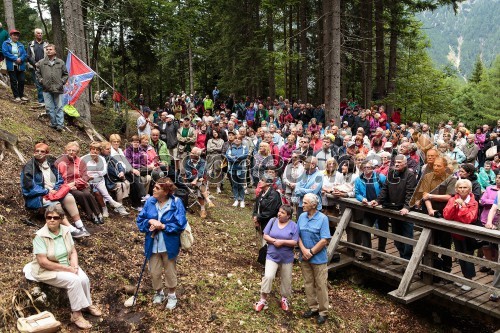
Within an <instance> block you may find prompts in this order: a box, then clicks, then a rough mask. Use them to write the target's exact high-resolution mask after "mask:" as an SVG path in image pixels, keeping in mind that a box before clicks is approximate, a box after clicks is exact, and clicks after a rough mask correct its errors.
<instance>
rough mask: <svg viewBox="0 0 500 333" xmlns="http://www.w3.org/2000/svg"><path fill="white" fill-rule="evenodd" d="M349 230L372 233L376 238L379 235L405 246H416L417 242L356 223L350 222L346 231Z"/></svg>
mask: <svg viewBox="0 0 500 333" xmlns="http://www.w3.org/2000/svg"><path fill="white" fill-rule="evenodd" d="M351 228H352V229H356V230H360V231H365V232H369V233H372V234H374V235H377V236H378V235H380V236H382V237H385V238H387V240H389V239H392V240H393V241H394V240H396V241H399V242H401V243H406V244H410V245H413V246H415V245H416V244H417V241H416V240H415V239H412V238H407V237H403V236H400V235H397V234H394V233H392V232H388V231H383V230H379V229H375V228H372V227H368V226H366V225H362V224H360V223H357V222H351V223H350V224H349V228H348V230H349V229H351Z"/></svg>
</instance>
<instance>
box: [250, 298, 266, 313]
mask: <svg viewBox="0 0 500 333" xmlns="http://www.w3.org/2000/svg"><path fill="white" fill-rule="evenodd" d="M253 308H254V310H255V311H257V312H261V311H262V310H266V309H267V302H266V301H265V300H263V299H261V300H260V301H258V302H257V303H255V304H254V306H253Z"/></svg>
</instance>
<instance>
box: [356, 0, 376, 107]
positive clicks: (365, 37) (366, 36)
mask: <svg viewBox="0 0 500 333" xmlns="http://www.w3.org/2000/svg"><path fill="white" fill-rule="evenodd" d="M359 5H360V13H361V37H362V45H361V49H362V51H361V59H362V64H361V92H362V96H361V101H360V104H361V105H363V106H364V107H365V108H367V107H368V106H369V104H370V101H371V98H372V92H371V89H372V83H371V80H372V73H371V71H372V64H371V62H372V58H371V55H372V46H373V44H372V37H373V36H372V35H373V34H372V28H373V27H372V23H373V20H372V15H373V13H372V10H373V0H362V1H361V2H360V4H359Z"/></svg>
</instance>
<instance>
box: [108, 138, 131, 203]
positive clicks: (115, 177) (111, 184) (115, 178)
mask: <svg viewBox="0 0 500 333" xmlns="http://www.w3.org/2000/svg"><path fill="white" fill-rule="evenodd" d="M101 156H102V157H103V158H104V160H105V161H106V165H107V175H106V177H104V182H105V184H106V188H107V189H108V192H109V191H112V192H115V194H116V201H117V202H119V203H120V204H123V199H125V198H128V196H129V194H130V182H129V181H128V180H127V178H126V177H125V174H126V170H125V167H124V166H123V164H122V163H120V162H118V160H117V159H115V158H114V157H113V156H111V143H109V142H107V141H105V142H102V143H101Z"/></svg>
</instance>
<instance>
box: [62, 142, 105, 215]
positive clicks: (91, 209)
mask: <svg viewBox="0 0 500 333" xmlns="http://www.w3.org/2000/svg"><path fill="white" fill-rule="evenodd" d="M65 150H66V154H64V155H62V156H61V157H59V158H58V159H57V161H56V162H55V165H56V166H57V170H58V171H59V173H60V174H61V177H62V178H63V179H64V183H65V184H67V185H69V187H70V188H71V191H70V193H71V194H72V195H73V196H74V197H75V200H76V202H77V203H78V204H79V205H80V207H82V208H83V209H84V210H85V214H87V218H88V219H91V220H92V221H93V222H94V223H95V224H103V223H104V220H103V217H102V213H101V210H100V208H99V205H98V204H97V201H96V199H95V197H94V195H93V194H92V193H91V191H90V186H89V183H88V175H87V171H86V168H85V163H82V161H81V160H80V157H78V154H79V153H80V145H79V144H78V142H76V141H73V142H70V143H68V144H67V145H66V148H65Z"/></svg>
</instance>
